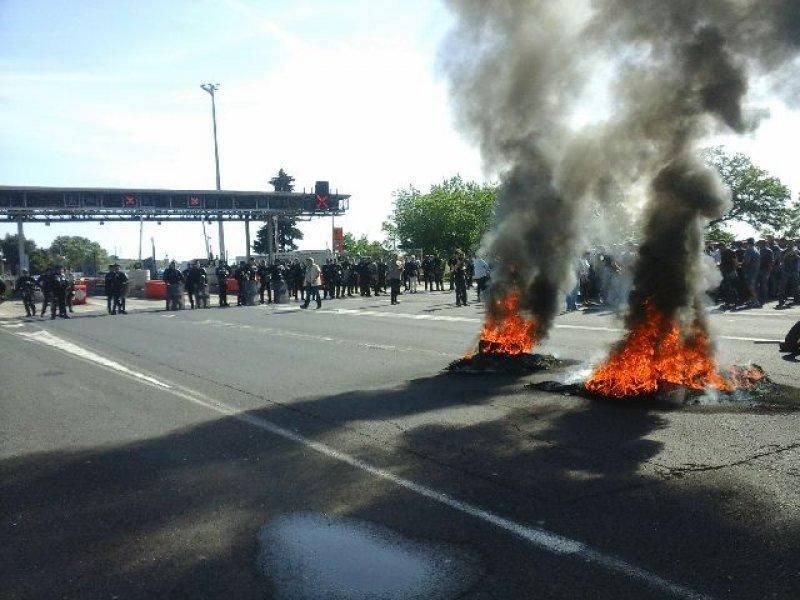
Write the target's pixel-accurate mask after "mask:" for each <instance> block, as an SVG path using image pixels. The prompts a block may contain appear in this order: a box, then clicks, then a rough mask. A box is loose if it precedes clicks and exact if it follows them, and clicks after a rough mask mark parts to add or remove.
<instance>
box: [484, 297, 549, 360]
mask: <svg viewBox="0 0 800 600" xmlns="http://www.w3.org/2000/svg"><path fill="white" fill-rule="evenodd" d="M519 299H520V294H519V292H518V291H513V292H509V293H508V294H506V295H505V296H503V297H502V298H498V299H496V300H493V302H492V304H493V306H492V307H491V310H490V311H489V313H488V315H487V317H486V322H485V323H484V324H483V331H482V332H481V339H480V342H479V343H478V352H480V353H481V354H524V353H526V352H530V351H531V350H532V349H533V346H534V344H535V343H536V338H535V332H536V321H534V320H533V319H529V318H526V317H523V316H522V315H520V314H519Z"/></svg>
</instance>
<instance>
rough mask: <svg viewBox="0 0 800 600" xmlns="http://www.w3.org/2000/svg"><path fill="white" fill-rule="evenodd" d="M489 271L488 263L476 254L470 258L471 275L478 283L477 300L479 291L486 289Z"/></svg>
mask: <svg viewBox="0 0 800 600" xmlns="http://www.w3.org/2000/svg"><path fill="white" fill-rule="evenodd" d="M489 271H490V268H489V263H487V262H486V261H485V260H483V259H482V258H481V257H480V256H477V255H476V256H475V258H474V259H473V260H472V272H473V277H475V283H477V284H478V302H480V301H481V292H483V291H484V290H485V289H486V286H487V285H488V283H489Z"/></svg>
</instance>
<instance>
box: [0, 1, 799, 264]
mask: <svg viewBox="0 0 800 600" xmlns="http://www.w3.org/2000/svg"><path fill="white" fill-rule="evenodd" d="M449 26H450V16H449V14H448V13H447V10H446V9H445V7H444V6H443V5H442V4H441V3H440V2H438V1H436V0H294V1H288V0H262V1H254V0H252V1H247V0H214V1H212V0H169V1H167V2H165V1H155V0H136V1H133V0H127V1H126V0H113V1H109V0H97V1H89V0H84V1H80V2H68V1H64V0H58V1H56V0H2V1H0V40H2V44H1V45H0V128H2V132H3V135H2V136H0V184H4V185H42V186H76V187H77V186H86V187H102V186H106V187H144V188H147V187H153V188H183V189H186V188H192V189H194V188H197V189H213V187H214V162H213V145H212V137H211V119H210V102H209V97H208V95H207V94H206V93H205V92H203V91H202V90H201V89H200V88H199V85H200V84H201V83H203V82H212V83H217V82H218V83H220V86H221V87H220V91H219V93H218V105H217V106H218V122H219V140H220V160H221V170H222V187H223V188H224V189H238V190H259V189H269V187H268V184H267V180H268V179H269V178H270V177H271V176H273V175H274V174H275V173H276V172H277V171H278V169H279V168H281V167H282V168H284V169H286V170H287V171H288V172H289V173H290V174H292V175H294V176H295V177H296V179H297V185H298V186H299V188H302V187H304V186H305V187H310V186H312V185H313V182H314V181H315V180H317V179H327V180H329V181H330V182H331V185H332V186H333V187H334V188H336V189H338V190H339V191H340V192H343V193H350V194H352V195H353V198H352V201H351V213H350V215H348V216H347V217H345V218H343V219H341V220H340V222H339V224H340V225H343V226H344V227H345V229H346V230H347V231H350V232H352V233H354V234H356V235H359V234H362V233H366V234H369V235H370V237H372V238H376V239H379V238H380V237H381V234H380V225H381V222H382V221H383V220H384V219H385V217H386V215H387V214H388V213H389V211H390V209H391V199H392V197H391V194H392V192H393V191H394V190H396V189H398V188H400V187H404V186H407V185H408V184H411V183H413V184H414V185H416V186H417V187H419V188H422V189H426V188H427V187H428V186H429V185H430V184H432V183H435V182H438V181H441V180H442V179H444V178H446V177H450V176H452V175H455V174H457V173H460V174H462V175H464V176H465V177H467V178H472V179H482V178H483V176H484V174H483V172H482V170H481V164H480V157H479V155H478V152H477V150H476V148H475V147H474V145H472V144H471V143H470V142H469V140H465V139H463V138H462V137H461V136H460V135H459V133H458V132H457V131H456V130H455V129H454V127H453V119H452V116H451V110H450V106H449V104H448V100H447V94H446V91H445V86H444V84H443V82H442V81H441V79H440V78H439V76H438V75H437V69H436V64H437V53H438V47H439V43H440V41H441V39H442V37H443V36H444V35H445V34H446V32H447V30H448V28H449ZM771 108H772V111H773V116H772V119H771V120H768V121H767V122H765V123H764V124H763V125H762V127H761V129H760V130H759V131H758V133H757V134H755V135H753V136H750V137H748V138H743V139H733V138H719V139H716V140H712V141H711V142H712V143H720V142H721V143H724V144H727V145H729V147H730V148H731V149H734V150H742V151H744V152H747V153H748V154H750V155H751V156H752V157H753V158H754V160H755V161H756V162H757V163H758V164H759V165H761V166H763V167H764V168H766V169H768V170H770V171H771V172H773V173H775V174H776V175H778V176H779V177H781V178H782V179H783V180H784V181H785V182H786V183H788V184H789V185H790V186H791V187H792V189H793V190H794V192H795V193H797V191H798V190H800V176H798V172H797V169H796V166H795V154H796V153H795V151H794V149H793V146H794V141H795V140H797V139H800V115H798V113H797V112H796V111H795V112H793V111H790V110H788V109H786V108H783V107H781V106H779V105H777V104H775V105H774V106H771ZM303 229H304V231H305V233H306V240H305V241H304V242H302V244H301V245H302V247H304V248H325V247H326V245H328V244H330V220H328V219H326V220H324V221H317V222H315V223H308V224H304V225H303ZM252 230H253V233H255V227H253V228H252ZM201 231H202V230H201V225H200V224H199V223H196V224H164V225H161V226H157V225H155V224H148V225H146V226H145V239H146V240H149V238H150V237H151V236H152V237H154V238H155V242H156V246H157V249H158V255H159V256H160V257H163V256H164V255H165V254H169V256H171V257H177V258H189V257H195V256H202V255H203V254H204V249H203V238H202V233H201ZM7 232H11V233H15V232H16V227H15V226H13V225H0V236H2V235H4V234H5V233H7ZM209 232H210V233H211V235H212V246H213V247H214V248H215V249H216V248H217V241H216V236H217V232H216V226H213V227H211V228H210V230H209ZM26 233H27V235H28V236H29V237H30V238H32V239H33V240H34V241H36V242H37V244H39V245H40V246H47V245H49V243H50V241H51V240H52V238H53V237H55V236H57V235H62V234H65V235H85V236H87V237H90V238H92V239H95V240H97V241H99V242H100V243H101V244H102V245H103V246H104V247H105V248H107V249H108V250H109V251H110V252H114V251H115V249H116V251H117V252H118V253H119V254H121V255H122V256H126V257H132V256H135V255H136V254H137V252H138V227H137V226H135V225H113V224H106V225H104V226H100V225H98V224H90V225H86V224H83V225H56V224H54V225H52V226H51V227H45V226H44V225H29V226H28V227H27V230H26ZM226 242H227V247H228V250H229V252H230V253H231V255H236V254H244V249H245V248H244V226H243V225H241V224H230V225H227V226H226ZM146 245H147V242H146Z"/></svg>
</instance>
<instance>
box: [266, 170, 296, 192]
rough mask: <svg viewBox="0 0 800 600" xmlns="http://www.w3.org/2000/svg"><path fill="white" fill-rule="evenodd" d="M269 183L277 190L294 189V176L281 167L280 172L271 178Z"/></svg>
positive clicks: (289, 190)
mask: <svg viewBox="0 0 800 600" xmlns="http://www.w3.org/2000/svg"><path fill="white" fill-rule="evenodd" d="M269 183H270V185H271V186H272V187H273V188H275V191H276V192H293V191H294V177H292V176H291V175H289V174H287V173H286V171H284V170H283V169H279V170H278V174H277V175H275V177H273V178H272V179H270V180H269Z"/></svg>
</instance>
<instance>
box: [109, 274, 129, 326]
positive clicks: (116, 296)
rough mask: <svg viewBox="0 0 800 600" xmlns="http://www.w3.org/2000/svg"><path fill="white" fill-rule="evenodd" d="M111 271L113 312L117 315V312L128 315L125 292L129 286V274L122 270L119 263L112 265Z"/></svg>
mask: <svg viewBox="0 0 800 600" xmlns="http://www.w3.org/2000/svg"><path fill="white" fill-rule="evenodd" d="M112 269H113V270H112V271H111V286H112V287H111V295H112V307H111V314H112V315H115V314H117V312H119V314H121V315H127V314H128V313H127V311H126V310H125V292H126V291H127V287H128V276H127V275H125V273H123V272H122V270H121V268H120V266H119V265H118V264H114V265H112Z"/></svg>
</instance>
